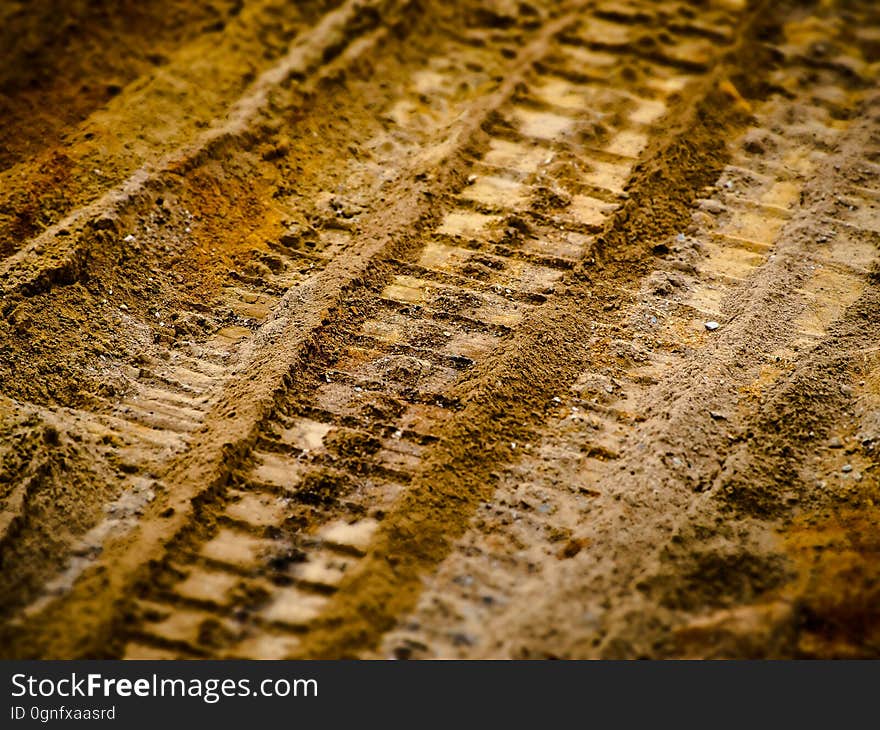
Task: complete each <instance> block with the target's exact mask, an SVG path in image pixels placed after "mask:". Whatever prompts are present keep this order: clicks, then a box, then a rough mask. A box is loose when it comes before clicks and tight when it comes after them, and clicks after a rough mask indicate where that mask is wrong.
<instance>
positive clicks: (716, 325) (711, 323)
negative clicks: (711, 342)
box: [706, 322, 721, 332]
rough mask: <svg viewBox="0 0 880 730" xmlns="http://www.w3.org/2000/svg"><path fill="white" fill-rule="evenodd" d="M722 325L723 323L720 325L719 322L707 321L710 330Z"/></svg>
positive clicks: (707, 327) (712, 330)
mask: <svg viewBox="0 0 880 730" xmlns="http://www.w3.org/2000/svg"><path fill="white" fill-rule="evenodd" d="M720 326H721V325H719V324H718V323H717V322H706V329H707V330H709V332H714V331H715V330H717V329H718V328H719V327H720Z"/></svg>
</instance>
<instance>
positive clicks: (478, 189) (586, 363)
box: [0, 0, 880, 658]
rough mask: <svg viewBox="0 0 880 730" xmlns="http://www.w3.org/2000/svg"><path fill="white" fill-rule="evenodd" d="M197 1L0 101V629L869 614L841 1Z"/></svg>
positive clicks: (274, 634) (475, 636)
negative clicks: (44, 119) (36, 113)
mask: <svg viewBox="0 0 880 730" xmlns="http://www.w3.org/2000/svg"><path fill="white" fill-rule="evenodd" d="M181 11H182V12H183V10H181ZM125 12H127V11H124V10H120V11H119V13H120V15H119V16H117V19H116V21H115V22H114V24H111V25H110V26H109V28H108V29H106V30H102V31H101V32H102V33H103V32H106V33H108V34H110V35H111V36H112V38H113V42H114V43H118V44H120V45H124V44H126V43H131V42H132V41H131V39H130V37H129V36H128V35H127V33H128V31H127V30H126V29H127V27H128V26H127V25H126V24H127V23H128V22H129V21H130V20H131V19H130V18H128V17H127V16H126V15H125ZM143 12H145V13H149V12H150V10H149V7H148V6H147V7H145V8H144V10H143ZM198 12H208V13H209V14H211V15H212V17H213V16H214V15H217V16H222V17H224V18H225V19H224V20H223V21H222V22H221V21H215V22H213V23H212V24H208V25H202V24H203V22H204V18H203V17H202V16H200V15H199V14H198ZM198 12H196V11H193V15H192V17H190V18H189V19H187V20H186V21H185V22H182V23H181V24H180V26H179V27H178V28H176V29H175V30H174V32H173V33H171V32H170V30H169V28H168V27H167V26H162V25H161V24H159V25H158V26H157V27H156V28H155V30H154V31H151V32H154V33H155V34H154V35H152V36H150V38H149V39H147V40H143V39H142V41H141V42H142V43H143V45H142V47H143V48H144V49H147V47H148V46H149V44H154V46H155V48H156V49H165V50H163V51H162V52H163V53H167V59H166V60H164V61H163V63H162V64H161V69H160V70H158V71H144V66H142V65H138V63H137V62H136V61H131V62H130V64H129V65H126V66H124V67H119V68H116V69H114V71H113V73H114V74H116V75H118V76H120V78H122V79H123V81H120V82H119V83H117V84H116V86H119V87H120V88H118V89H116V90H115V91H114V95H113V99H112V101H109V102H107V101H106V100H104V101H101V100H98V99H96V98H94V97H89V96H88V95H75V96H76V97H77V99H78V100H79V102H80V104H81V105H80V106H79V107H77V109H78V111H77V110H71V115H72V116H71V118H70V119H64V120H56V121H57V122H58V124H59V125H60V126H59V129H58V130H57V131H56V132H51V133H50V132H48V131H47V132H46V133H44V134H42V135H40V136H39V138H38V137H37V136H36V135H35V136H34V137H33V138H32V139H30V140H29V139H28V138H27V135H26V134H25V132H24V129H25V127H26V125H25V124H24V123H21V124H20V126H18V127H16V126H15V125H12V126H10V127H9V129H10V130H12V131H11V132H10V137H9V139H10V141H4V145H5V146H4V147H3V157H2V159H3V160H4V170H3V171H2V172H0V176H3V179H4V180H5V181H6V183H4V190H5V191H6V192H4V193H3V198H2V201H0V214H2V216H0V230H2V238H3V249H2V250H3V255H4V258H3V260H2V262H0V287H2V297H3V299H2V307H3V311H4V322H3V329H2V331H0V337H2V342H3V345H2V350H0V353H2V355H0V368H2V372H3V374H4V388H3V396H2V401H0V402H2V404H3V408H2V417H3V421H2V424H0V428H2V432H3V434H4V436H3V445H2V452H0V458H2V460H3V481H2V487H0V500H2V513H0V559H2V565H3V571H2V579H0V597H2V599H0V601H2V611H3V617H4V621H5V624H4V627H3V629H2V634H0V636H2V639H0V642H2V646H3V647H4V650H3V653H4V655H6V656H21V657H23V656H35V657H36V656H39V657H82V656H124V657H129V658H172V657H187V658H223V657H247V658H282V657H336V656H360V657H368V656H382V657H385V656H397V657H428V656H432V657H436V656H444V657H445V656H458V657H488V656H495V657H546V656H553V657H594V656H604V657H635V656H648V657H661V656H719V657H720V656H725V657H729V656H749V657H756V656H762V657H763V656H774V657H776V656H789V657H790V656H799V657H801V656H802V657H812V656H859V657H862V656H875V655H876V653H877V651H878V649H880V644H878V643H877V641H878V633H877V631H878V626H880V622H878V621H877V613H876V605H877V604H876V600H875V598H876V595H875V594H876V590H875V586H876V576H877V564H876V546H875V545H874V543H875V542H876V541H875V540H874V538H873V537H872V535H873V531H872V530H871V529H870V525H871V524H873V522H874V521H875V517H876V514H875V513H876V508H875V506H874V505H875V503H876V499H877V489H878V475H877V459H876V444H877V443H878V441H880V431H878V427H880V421H878V415H877V414H878V413H880V384H878V381H877V377H878V375H877V373H878V372H880V368H878V361H877V345H876V326H873V325H875V324H876V322H877V321H878V312H877V304H878V291H877V284H878V278H877V277H878V274H877V271H878V270H877V254H878V234H880V228H878V223H877V221H878V216H877V206H878V190H877V187H876V182H875V181H876V173H877V170H878V166H877V162H876V160H877V158H878V155H880V150H878V148H877V145H878V143H880V135H878V128H877V122H878V118H880V107H878V99H877V95H876V80H877V71H878V66H877V63H878V60H880V59H878V57H877V38H878V36H877V28H878V25H877V17H876V16H877V12H876V11H875V10H874V9H873V8H872V7H871V6H870V4H867V3H857V2H845V3H839V4H830V3H829V4H823V5H821V6H820V5H816V6H809V7H808V6H804V5H799V4H761V3H757V4H752V5H748V4H745V3H740V2H734V1H733V0H726V1H723V0H717V1H715V2H703V3H665V2H664V3H651V2H625V3H622V2H582V3H576V2H572V3H531V4H525V3H519V4H517V3H506V2H500V1H499V2H494V3H489V2H486V3H476V2H469V1H467V2H466V1H462V2H459V3H452V4H442V5H434V4H432V3H418V2H404V1H401V2H390V1H389V2H378V1H377V2H372V3H363V2H347V3H336V4H333V3H311V4H305V5H303V6H302V7H299V8H297V9H289V8H286V6H284V7H282V6H281V5H278V6H276V5H274V4H272V3H268V2H256V0H254V2H251V3H244V4H243V6H235V8H233V9H229V8H226V6H222V5H221V4H220V3H218V4H216V5H206V6H205V7H203V8H202V9H201V10H200V11H198ZM224 14H225V15H224ZM14 17H17V18H18V20H17V22H31V23H34V24H35V25H36V28H37V30H36V31H35V32H36V33H37V34H39V33H40V32H45V30H42V31H41V30H40V27H41V26H40V21H39V19H38V16H37V15H36V14H34V15H31V16H27V15H19V16H14ZM279 19H281V20H279ZM157 22H158V21H157ZM116 23H118V25H117V24H116ZM270 29H271V31H270ZM53 42H54V41H52V39H51V37H50V36H46V37H45V40H44V43H45V44H47V47H48V48H51V47H52V46H51V43H53ZM77 42H78V43H86V42H87V39H86V38H83V39H80V40H79V41H77ZM208 46H210V47H211V48H213V49H214V50H213V51H212V53H213V54H214V55H213V56H208V57H206V59H205V65H204V66H200V65H198V64H194V63H193V60H192V59H193V58H196V57H198V56H199V55H200V54H204V53H205V48H206V47H208ZM83 47H85V46H83ZM22 48H24V46H22ZM254 48H262V49H264V50H265V52H263V53H261V54H259V55H258V56H254V55H253V54H252V49H254ZM169 49H170V50H169ZM22 52H25V51H22ZM145 52H146V50H145ZM156 52H157V53H158V52H159V51H156ZM163 58H164V56H163ZM214 58H220V59H223V66H222V73H218V74H217V75H216V78H212V79H211V80H210V81H206V80H205V78H204V77H202V76H200V75H199V74H200V73H202V72H203V70H204V69H209V68H213V66H212V64H213V63H214V61H213V60H212V59H214ZM245 58H247V59H253V60H248V61H247V62H244V61H243V60H242V59H245ZM126 63H129V62H126ZM77 73H81V74H83V76H84V77H90V74H92V75H94V73H95V72H94V71H93V70H91V69H89V68H82V69H76V68H71V69H69V70H68V71H67V74H68V76H69V77H71V78H72V77H74V76H75V74H77ZM4 78H5V77H4ZM125 79H133V80H132V81H131V82H130V83H129V82H128V81H125ZM62 81H64V79H58V80H57V83H56V86H54V87H51V90H50V89H49V87H41V88H45V89H46V90H45V92H44V93H47V94H48V93H54V94H58V98H59V99H61V98H65V97H64V94H66V93H68V91H67V90H64V89H62V88H61V87H60V84H61V83H62ZM3 83H4V84H11V85H8V87H7V86H4V88H8V89H11V90H12V91H11V92H10V93H11V99H12V101H11V102H10V103H11V106H10V108H12V109H14V110H15V111H14V114H13V113H11V114H12V118H13V119H15V118H16V117H15V116H14V115H15V114H18V115H20V117H21V119H27V118H28V114H30V113H31V112H29V111H28V109H29V107H28V104H30V103H31V102H30V101H29V100H28V99H29V98H30V97H28V95H27V94H25V93H23V92H19V91H16V90H15V89H16V87H15V85H14V83H13V82H11V81H10V82H7V81H4V82H3ZM169 86H172V87H176V88H177V91H176V92H175V93H174V94H173V95H171V96H169V91H168V89H169ZM114 88H115V87H114ZM169 101H170V102H171V103H172V106H175V107H176V111H174V112H169V111H167V108H168V107H167V105H168V104H169ZM141 109H145V110H147V113H146V114H145V115H144V117H143V119H142V120H141V121H140V122H138V124H141V125H143V126H137V125H133V122H132V118H133V115H134V114H135V112H137V111H138V110H141ZM138 113H139V112H138ZM151 114H154V115H157V117H158V116H163V117H164V118H165V119H167V122H166V123H165V126H164V127H162V130H160V129H159V128H158V127H156V126H155V124H156V122H155V121H152V119H153V118H152V117H151V116H150V115H151ZM36 128H37V127H34V129H36ZM58 133H60V136H58V137H53V136H52V135H53V134H58ZM111 140H113V141H112V142H111ZM39 144H42V145H44V147H43V148H42V149H38V148H37V145H39ZM47 160H52V162H51V165H54V167H51V166H50V167H47V164H49V163H47V162H46V161H47ZM59 165H60V166H61V167H64V168H65V172H64V174H63V175H62V174H60V173H59V172H58V170H59V169H60V167H59ZM53 170H54V171H53ZM87 170H91V172H90V173H89V174H86V171H87ZM96 170H97V171H100V172H101V174H100V175H99V174H97V173H95V171H96ZM47 180H49V181H50V184H47ZM33 211H38V212H37V213H34V212H33ZM74 619H75V620H74ZM71 626H74V627H75V628H73V629H71Z"/></svg>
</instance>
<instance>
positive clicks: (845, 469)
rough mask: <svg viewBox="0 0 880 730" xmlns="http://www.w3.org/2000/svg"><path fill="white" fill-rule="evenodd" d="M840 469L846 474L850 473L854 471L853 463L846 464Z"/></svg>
mask: <svg viewBox="0 0 880 730" xmlns="http://www.w3.org/2000/svg"><path fill="white" fill-rule="evenodd" d="M840 471H842V472H843V473H844V474H849V472H851V471H852V464H844V465H843V467H842V468H841V470H840Z"/></svg>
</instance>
